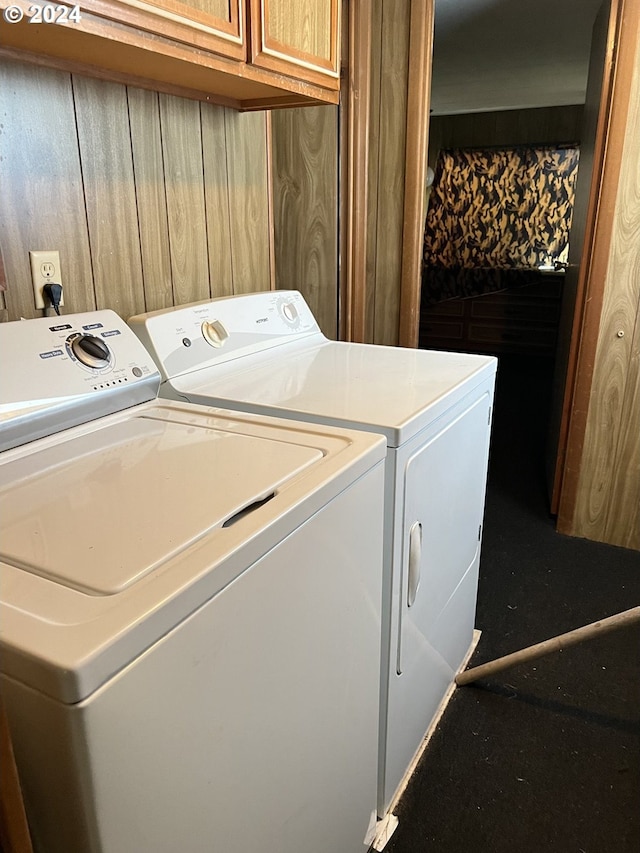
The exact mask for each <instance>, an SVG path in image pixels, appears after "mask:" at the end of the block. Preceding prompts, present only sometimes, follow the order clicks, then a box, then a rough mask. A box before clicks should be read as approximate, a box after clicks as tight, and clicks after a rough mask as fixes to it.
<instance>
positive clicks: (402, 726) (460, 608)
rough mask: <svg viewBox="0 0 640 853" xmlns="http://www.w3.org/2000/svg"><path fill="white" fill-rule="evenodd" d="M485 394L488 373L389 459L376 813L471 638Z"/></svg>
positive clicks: (489, 397) (488, 397)
mask: <svg viewBox="0 0 640 853" xmlns="http://www.w3.org/2000/svg"><path fill="white" fill-rule="evenodd" d="M492 402H493V381H491V382H489V383H485V385H484V386H483V387H481V388H480V389H478V391H477V396H474V397H473V398H471V399H470V398H467V399H466V400H464V401H462V402H461V404H460V405H458V406H457V407H455V409H454V410H453V411H452V412H451V413H450V414H449V415H447V417H446V419H444V418H443V419H440V421H438V422H436V423H435V424H434V425H433V428H432V429H431V430H429V431H427V434H426V435H422V436H419V437H418V439H420V441H419V442H418V441H417V440H416V441H414V442H411V443H410V444H409V445H407V446H405V447H404V448H401V451H400V452H398V455H397V458H396V464H397V470H396V478H397V491H398V493H399V494H400V493H402V492H403V493H404V498H403V500H399V501H398V506H397V507H396V512H397V515H396V528H395V531H396V535H395V542H394V571H393V593H392V613H391V637H390V641H391V643H390V654H389V686H388V708H387V738H386V751H385V755H384V757H382V756H381V761H382V762H383V763H384V765H383V766H384V769H383V773H382V775H383V777H384V785H383V799H382V802H379V804H378V807H379V809H381V812H382V813H384V811H385V810H386V808H387V807H388V805H389V803H390V801H391V799H392V798H393V794H394V792H395V790H396V788H397V786H398V784H399V783H400V781H401V779H402V777H403V775H404V773H405V771H406V769H407V767H408V765H409V763H410V761H411V759H412V757H413V755H414V753H415V751H416V750H417V748H418V747H419V744H420V742H421V740H422V738H423V736H424V734H425V732H426V731H427V729H428V727H429V724H430V722H431V719H432V717H433V715H434V714H435V712H436V711H437V709H438V706H439V704H440V702H441V700H442V698H443V696H444V693H445V692H446V689H447V688H448V686H449V684H450V683H451V681H452V679H453V677H454V675H455V672H456V670H457V667H458V665H459V664H460V662H461V660H462V658H463V656H464V654H465V652H466V650H467V649H468V647H469V645H470V643H471V640H472V636H473V627H474V618H475V595H476V592H475V590H476V589H477V563H478V560H479V553H480V542H481V530H482V519H483V513H484V498H485V490H486V479H487V465H488V453H489V435H490V421H491V409H492ZM474 565H476V569H475V570H473V566H474ZM470 572H471V574H470ZM472 575H473V577H475V581H474V584H473V586H474V591H473V607H471V608H470V607H469V606H468V604H469V594H468V588H467V587H468V583H469V580H468V579H469V577H471V576H472ZM465 578H466V580H467V587H464V588H465V590H466V591H465V593H464V594H461V595H460V596H458V592H459V591H460V590H461V589H462V588H463V586H464V585H462V581H463V579H465ZM410 602H411V603H410ZM445 612H446V613H447V618H446V619H444V620H443V614H444V613H445ZM436 625H439V628H438V630H437V631H436V630H435V628H434V626H436ZM458 655H459V657H458ZM456 658H457V659H456Z"/></svg>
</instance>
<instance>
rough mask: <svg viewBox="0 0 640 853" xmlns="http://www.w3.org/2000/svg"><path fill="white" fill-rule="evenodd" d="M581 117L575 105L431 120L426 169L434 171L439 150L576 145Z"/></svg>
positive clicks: (581, 107) (579, 109)
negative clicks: (501, 146)
mask: <svg viewBox="0 0 640 853" xmlns="http://www.w3.org/2000/svg"><path fill="white" fill-rule="evenodd" d="M582 113H583V106H582V104H576V105H573V106H568V107H541V108H539V109H526V110H525V109H523V110H501V111H497V112H489V113H465V114H464V115H448V116H431V120H430V123H429V165H430V166H431V167H432V168H435V165H436V159H437V156H438V151H439V150H440V149H441V148H483V147H488V148H493V147H496V146H500V145H537V144H546V143H563V142H579V141H580V130H581V126H582Z"/></svg>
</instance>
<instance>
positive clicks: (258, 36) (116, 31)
mask: <svg viewBox="0 0 640 853" xmlns="http://www.w3.org/2000/svg"><path fill="white" fill-rule="evenodd" d="M8 7H11V8H12V9H13V10H14V15H15V14H16V13H15V9H19V10H21V12H22V15H23V17H22V20H20V21H17V22H15V23H6V24H5V23H4V22H3V26H2V31H1V35H0V56H2V55H4V56H8V57H11V58H17V59H25V60H28V61H32V62H36V63H37V64H40V65H49V66H52V67H55V68H61V69H63V70H67V71H74V72H78V73H82V74H86V75H88V76H92V77H99V78H103V79H108V80H113V81H115V82H119V83H127V84H132V85H135V86H139V87H142V88H147V89H153V90H156V91H161V92H166V93H168V94H173V95H181V96H183V97H189V98H196V99H198V100H203V101H209V102H211V103H217V104H221V105H224V106H228V107H233V108H235V109H238V110H258V109H272V108H278V107H294V106H306V105H309V104H336V103H338V100H339V89H340V65H339V57H340V39H339V34H340V3H339V0H295V2H293V0H154V2H148V0H80V3H79V6H77V7H76V9H77V12H76V13H75V14H69V15H68V16H67V15H66V14H65V13H64V12H61V11H59V10H63V9H64V8H65V6H60V5H56V4H53V3H43V2H41V0H40V2H36V3H34V2H31V0H17V2H14V3H11V2H10V0H0V10H2V12H4V11H5V9H7V8H8ZM66 8H67V9H72V8H74V7H73V4H72V3H69V4H68V5H67V6H66Z"/></svg>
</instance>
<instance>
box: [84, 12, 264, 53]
mask: <svg viewBox="0 0 640 853" xmlns="http://www.w3.org/2000/svg"><path fill="white" fill-rule="evenodd" d="M80 5H81V8H82V9H86V10H87V11H88V12H94V13H96V14H97V15H100V16H101V17H103V18H108V19H110V20H112V21H117V22H118V23H123V24H127V25H128V26H131V27H135V28H136V29H138V30H142V31H144V32H148V33H151V34H153V35H154V36H160V37H163V38H167V39H171V40H172V41H178V42H183V43H185V44H188V45H190V46H192V47H196V48H201V49H203V50H209V51H212V52H214V53H218V54H220V55H221V56H226V57H229V58H230V59H239V60H245V59H246V58H247V57H246V53H247V50H246V19H245V11H244V10H245V3H244V0H184V2H182V0H155V2H147V0H120V2H119V3H112V2H110V0H85V2H84V3H83V2H81V4H80Z"/></svg>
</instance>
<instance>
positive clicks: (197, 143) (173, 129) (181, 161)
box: [160, 94, 210, 305]
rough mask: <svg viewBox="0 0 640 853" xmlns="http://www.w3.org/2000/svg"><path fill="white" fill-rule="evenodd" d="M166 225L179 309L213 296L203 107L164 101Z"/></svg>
mask: <svg viewBox="0 0 640 853" xmlns="http://www.w3.org/2000/svg"><path fill="white" fill-rule="evenodd" d="M160 122H161V125H160V126H161V135H162V153H163V157H164V170H165V186H166V196H167V219H168V224H169V249H170V256H171V274H172V278H173V295H174V300H175V303H176V305H181V304H184V303H186V302H197V301H198V300H201V299H207V298H208V297H209V296H210V287H209V259H208V256H207V225H206V215H205V203H204V177H203V163H202V128H201V124H200V105H199V104H198V102H197V101H187V100H185V99H184V98H175V97H173V96H172V95H162V94H161V95H160Z"/></svg>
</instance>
